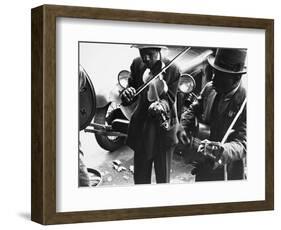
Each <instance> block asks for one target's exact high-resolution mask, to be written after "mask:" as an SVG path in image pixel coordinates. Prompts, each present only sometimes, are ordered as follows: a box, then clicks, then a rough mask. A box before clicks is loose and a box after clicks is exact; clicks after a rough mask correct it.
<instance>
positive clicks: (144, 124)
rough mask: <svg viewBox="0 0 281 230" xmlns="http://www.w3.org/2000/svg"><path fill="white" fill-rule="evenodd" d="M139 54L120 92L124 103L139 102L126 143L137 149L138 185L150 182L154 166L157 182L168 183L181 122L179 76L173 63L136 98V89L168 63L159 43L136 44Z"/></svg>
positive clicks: (135, 157) (135, 175) (135, 173)
mask: <svg viewBox="0 0 281 230" xmlns="http://www.w3.org/2000/svg"><path fill="white" fill-rule="evenodd" d="M133 47H134V48H138V49H139V53H140V57H137V58H136V59H134V60H133V62H132V64H131V76H130V78H129V87H127V88H126V89H125V90H124V91H123V92H122V94H121V99H122V101H123V104H127V105H128V104H131V103H133V102H134V103H137V107H136V109H135V111H134V113H133V115H132V117H131V120H130V125H129V131H128V138H127V145H128V146H129V147H131V148H132V149H133V150H134V182H135V184H149V183H151V173H152V166H153V165H154V170H155V175H156V182H157V183H169V181H170V167H171V158H172V153H173V150H174V147H175V144H176V143H177V137H176V127H177V125H178V120H177V113H176V108H175V98H176V92H177V87H178V81H179V77H180V71H179V69H178V67H177V66H175V65H174V64H172V65H171V66H170V67H169V68H168V69H166V70H165V71H164V72H163V73H161V75H160V77H158V78H156V79H155V80H153V81H152V82H151V84H149V86H148V87H147V88H146V89H145V90H144V91H142V92H141V93H140V94H139V95H138V96H137V98H135V97H134V96H135V94H136V90H137V89H138V88H139V87H140V86H142V85H143V84H144V83H146V82H148V81H149V80H150V79H151V78H152V77H153V76H155V75H157V74H158V73H160V72H161V70H162V69H163V68H164V67H165V66H167V65H168V63H169V60H167V59H165V58H162V57H161V49H166V48H167V47H163V46H156V45H135V46H133Z"/></svg>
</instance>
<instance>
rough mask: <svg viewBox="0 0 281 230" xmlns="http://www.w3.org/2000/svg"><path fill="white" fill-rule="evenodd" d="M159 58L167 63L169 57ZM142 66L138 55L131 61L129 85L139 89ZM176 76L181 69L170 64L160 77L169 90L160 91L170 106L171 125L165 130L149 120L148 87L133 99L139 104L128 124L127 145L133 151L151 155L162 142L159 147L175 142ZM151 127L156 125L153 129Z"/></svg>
mask: <svg viewBox="0 0 281 230" xmlns="http://www.w3.org/2000/svg"><path fill="white" fill-rule="evenodd" d="M162 62H163V63H164V64H165V65H167V64H168V63H169V60H167V59H163V60H162ZM145 70H146V66H145V64H144V63H143V61H142V59H141V58H140V57H138V58H136V59H134V60H133V62H132V65H131V76H130V79H129V86H132V87H134V88H135V89H138V88H139V87H140V86H141V85H143V83H144V82H143V74H144V71H145ZM179 78H180V70H179V68H178V67H177V66H176V65H173V64H172V65H171V66H170V67H169V68H168V69H167V70H166V71H165V72H164V73H163V79H164V80H165V81H166V83H167V86H168V91H167V93H163V94H161V95H160V99H161V100H163V101H165V102H166V104H167V105H168V107H169V109H168V113H169V117H170V120H169V122H170V128H169V129H168V130H164V129H163V128H161V127H159V125H158V126H157V127H155V126H154V125H155V124H153V123H152V122H151V121H150V119H149V114H148V108H149V106H150V104H151V103H152V102H149V101H148V99H147V90H144V91H143V92H142V93H141V94H140V95H139V96H138V97H139V98H137V101H136V103H138V104H137V107H136V109H135V111H134V113H133V115H132V117H131V120H130V124H129V130H128V138H127V145H128V146H129V147H131V148H132V149H133V150H134V151H135V152H141V154H143V156H144V157H146V158H152V157H153V155H154V154H156V153H157V146H161V151H162V150H165V149H167V148H170V147H171V146H173V145H175V144H176V143H177V137H176V131H177V127H178V118H177V111H176V103H175V100H176V93H177V88H178V82H179ZM153 126H154V127H153ZM152 128H154V129H155V130H154V132H153V133H152ZM155 147H156V148H155ZM155 150H156V151H155Z"/></svg>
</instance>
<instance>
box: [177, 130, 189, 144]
mask: <svg viewBox="0 0 281 230" xmlns="http://www.w3.org/2000/svg"><path fill="white" fill-rule="evenodd" d="M177 137H178V140H179V142H180V143H181V144H183V145H189V144H190V138H189V136H188V135H187V134H186V132H185V130H184V129H180V130H179V131H178V132H177Z"/></svg>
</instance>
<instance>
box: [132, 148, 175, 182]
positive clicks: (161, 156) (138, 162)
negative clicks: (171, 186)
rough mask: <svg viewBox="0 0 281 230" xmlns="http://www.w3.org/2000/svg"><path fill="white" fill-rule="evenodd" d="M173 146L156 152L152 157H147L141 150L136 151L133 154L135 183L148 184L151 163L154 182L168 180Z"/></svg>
mask: <svg viewBox="0 0 281 230" xmlns="http://www.w3.org/2000/svg"><path fill="white" fill-rule="evenodd" d="M174 149H175V147H174V146H173V147H170V148H168V149H166V151H162V152H158V153H157V154H155V155H154V156H153V157H152V159H147V157H146V156H145V154H144V152H143V151H138V150H137V151H136V152H135V154H134V181H135V184H150V183H151V172H152V165H154V171H155V176H156V183H169V182H170V169H171V161H172V155H173V152H174Z"/></svg>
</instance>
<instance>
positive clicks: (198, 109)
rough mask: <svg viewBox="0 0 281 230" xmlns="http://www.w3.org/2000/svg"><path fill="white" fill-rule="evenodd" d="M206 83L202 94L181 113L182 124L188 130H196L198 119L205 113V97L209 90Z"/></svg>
mask: <svg viewBox="0 0 281 230" xmlns="http://www.w3.org/2000/svg"><path fill="white" fill-rule="evenodd" d="M207 88H208V85H206V86H205V87H204V88H203V90H202V91H201V93H200V95H199V96H198V97H197V100H195V101H194V102H193V103H192V104H191V105H190V106H189V107H188V108H187V109H186V110H185V111H184V112H183V113H182V115H181V121H180V123H181V125H182V127H183V128H184V130H185V131H186V132H190V131H194V128H195V124H196V119H199V118H200V117H201V115H202V113H203V98H204V96H205V95H206V91H207V90H208V89H207Z"/></svg>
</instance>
